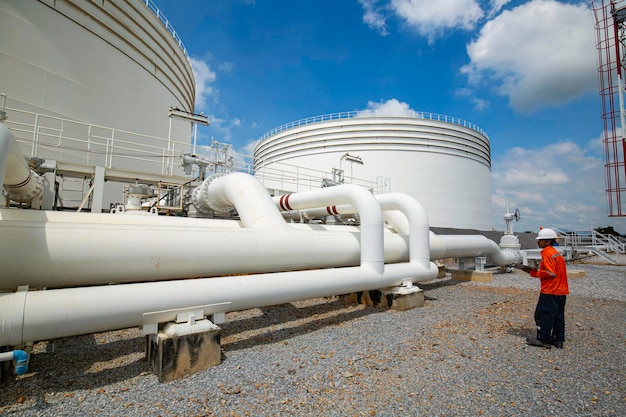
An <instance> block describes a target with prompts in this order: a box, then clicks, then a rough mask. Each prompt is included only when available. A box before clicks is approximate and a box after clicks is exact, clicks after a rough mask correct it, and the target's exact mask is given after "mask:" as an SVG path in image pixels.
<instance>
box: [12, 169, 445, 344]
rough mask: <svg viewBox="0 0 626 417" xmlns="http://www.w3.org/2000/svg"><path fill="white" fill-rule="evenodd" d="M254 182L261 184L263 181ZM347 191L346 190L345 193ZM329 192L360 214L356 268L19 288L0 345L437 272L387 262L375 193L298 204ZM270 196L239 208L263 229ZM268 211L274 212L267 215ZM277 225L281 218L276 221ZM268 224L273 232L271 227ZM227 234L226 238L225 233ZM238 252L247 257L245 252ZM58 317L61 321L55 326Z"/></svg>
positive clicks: (353, 191)
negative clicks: (250, 209)
mask: <svg viewBox="0 0 626 417" xmlns="http://www.w3.org/2000/svg"><path fill="white" fill-rule="evenodd" d="M250 178H252V180H253V177H250V176H243V175H233V176H230V177H228V176H225V177H221V178H217V179H215V180H214V183H213V184H212V185H211V186H210V187H209V188H210V189H211V190H213V191H211V192H210V194H211V195H213V196H217V197H216V198H217V199H218V200H219V199H220V198H221V199H226V200H231V199H232V200H236V201H238V199H239V198H240V195H241V194H239V193H237V192H235V193H234V194H230V191H229V190H230V189H231V187H229V185H231V186H232V185H233V184H231V183H232V182H233V181H234V182H235V183H239V182H241V183H244V185H243V186H241V184H235V186H234V187H232V188H233V189H237V188H240V189H245V188H246V187H248V186H249V185H250V184H251V183H252V182H251V181H252V180H251V179H250ZM254 181H256V180H254ZM259 186H261V187H262V185H261V184H260V183H259ZM346 194H348V195H349V196H348V197H346ZM329 197H330V200H331V201H330V203H332V202H333V201H332V200H333V199H334V198H336V199H338V200H339V202H341V203H345V202H349V203H350V204H351V205H353V206H354V207H357V208H358V211H359V215H360V217H361V218H362V219H365V222H364V223H363V224H362V226H361V234H360V239H361V242H360V256H359V257H360V265H359V266H357V267H345V268H328V269H315V270H304V271H296V272H277V273H267V274H260V275H247V276H236V277H222V278H203V279H193V280H180V281H165V282H145V283H137V284H120V285H112V286H104V287H102V286H97V287H82V288H64V289H55V290H46V291H25V290H24V289H22V290H21V291H17V292H16V293H6V294H2V295H0V312H2V313H3V317H4V319H3V322H2V332H1V333H0V346H3V345H19V344H21V343H23V342H25V341H33V340H42V339H49V338H55V337H61V336H69V335H76V334H83V333H89V332H95V331H103V330H109V329H116V328H123V327H129V326H134V325H139V324H142V323H145V321H146V320H147V319H146V318H145V314H148V316H150V314H149V313H155V312H159V314H160V319H161V320H165V321H169V320H174V319H175V317H176V314H177V311H179V310H180V309H181V308H191V307H194V306H195V307H198V306H200V308H202V309H203V313H204V314H206V315H210V314H215V313H221V312H225V311H232V310H240V309H245V308H251V307H259V306H265V305H272V304H277V303H282V302H287V301H294V300H298V299H304V298H311V297H320V296H327V295H335V294H343V293H349V292H354V291H365V290H371V289H379V288H383V287H388V286H394V285H401V284H402V283H403V282H406V281H407V279H410V280H411V281H413V280H416V281H420V280H427V279H432V278H434V277H435V276H436V274H437V268H436V266H435V265H434V264H432V263H429V264H428V265H423V264H422V263H419V262H406V263H398V264H392V265H385V264H384V246H383V244H382V241H383V235H384V231H383V221H382V212H381V209H380V206H379V204H378V202H377V201H376V199H375V198H374V197H373V196H372V195H371V194H370V193H368V192H366V191H364V190H363V189H361V188H360V187H356V186H346V187H341V188H336V189H333V190H330V191H312V192H308V193H302V194H300V195H299V196H298V197H297V198H298V199H300V200H301V201H302V202H303V204H304V203H311V204H312V203H314V202H316V201H325V202H327V201H328V199H329ZM268 201H269V204H261V205H260V207H261V208H260V212H256V214H255V213H248V214H244V216H243V217H244V218H245V219H244V220H243V222H244V223H246V224H255V225H257V226H258V227H260V228H261V229H262V230H265V229H263V227H262V225H264V223H263V220H262V218H264V217H266V218H271V219H272V220H270V221H269V222H270V223H272V222H275V219H277V218H280V219H281V220H282V216H281V215H280V214H279V213H278V211H277V208H276V207H275V206H273V203H271V200H269V196H268ZM231 203H232V201H231ZM238 204H239V202H238ZM270 204H271V207H272V208H271V209H270V208H269V207H270ZM272 210H274V211H276V213H277V216H278V217H277V216H276V215H269V214H270V213H271V212H272ZM259 213H261V214H259ZM250 222H251V223H250ZM283 222H284V221H283ZM278 225H279V223H278V222H276V223H275V224H274V226H278ZM278 229H285V230H287V229H288V227H286V224H284V226H282V227H278ZM253 230H257V229H253ZM267 230H268V231H270V232H272V233H275V229H267ZM324 233H327V232H324ZM225 237H226V238H228V237H230V234H229V235H227V236H225ZM276 238H277V237H276V236H274V239H276ZM239 256H240V257H241V256H245V253H241V254H240V255H239ZM284 256H290V253H289V252H288V251H287V252H285V253H284ZM223 261H224V260H222V262H223ZM181 267H183V266H182V265H181ZM59 323H63V325H62V326H59V325H58V324H59Z"/></svg>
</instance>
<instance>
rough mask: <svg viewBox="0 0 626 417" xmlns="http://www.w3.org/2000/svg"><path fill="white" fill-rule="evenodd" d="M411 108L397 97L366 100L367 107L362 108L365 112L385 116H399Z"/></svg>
mask: <svg viewBox="0 0 626 417" xmlns="http://www.w3.org/2000/svg"><path fill="white" fill-rule="evenodd" d="M412 111H413V110H411V108H410V107H409V105H408V104H407V103H405V102H402V101H398V99H395V98H392V99H390V100H387V101H384V102H383V101H380V102H375V101H368V102H367V109H365V110H364V112H366V113H370V112H371V113H376V114H377V115H385V116H399V115H403V114H406V113H410V112H412Z"/></svg>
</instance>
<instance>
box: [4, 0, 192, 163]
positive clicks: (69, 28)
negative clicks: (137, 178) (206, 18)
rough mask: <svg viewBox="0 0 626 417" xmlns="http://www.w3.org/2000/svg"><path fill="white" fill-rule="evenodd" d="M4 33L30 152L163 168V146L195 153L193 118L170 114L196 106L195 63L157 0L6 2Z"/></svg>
mask: <svg viewBox="0 0 626 417" xmlns="http://www.w3.org/2000/svg"><path fill="white" fill-rule="evenodd" d="M0 39H2V41H1V42H0V68H2V71H1V75H0V94H3V97H2V100H3V102H4V104H5V106H6V108H8V111H7V112H6V113H7V116H8V120H7V125H8V126H9V128H10V129H11V130H13V133H14V135H15V136H16V138H17V139H18V141H19V143H20V146H21V148H22V149H23V151H24V154H25V155H26V156H32V157H40V158H50V159H54V160H57V161H65V162H69V163H74V164H86V165H102V166H105V165H106V166H109V167H112V168H117V169H128V170H134V171H140V172H155V173H161V164H162V162H163V161H162V160H161V159H159V158H158V156H157V157H155V156H154V155H155V154H156V155H159V154H163V149H165V150H166V152H167V155H165V156H164V158H165V157H167V158H171V156H170V155H177V154H180V152H181V151H189V142H190V141H189V139H190V133H191V126H190V123H189V122H186V121H181V120H177V121H172V120H170V118H169V117H168V114H169V110H170V108H178V109H180V110H183V111H186V112H193V111H194V96H195V82H194V76H193V71H192V68H191V63H190V61H189V58H188V56H187V54H186V51H185V49H184V47H183V45H182V42H180V39H178V38H177V36H176V34H175V31H173V29H172V27H171V26H170V25H169V23H168V22H167V20H166V19H165V17H164V16H163V15H162V14H160V12H159V11H158V9H156V7H155V5H154V3H153V2H152V0H142V1H139V0H103V1H93V0H2V1H0ZM68 120H70V121H75V123H71V122H69V121H68ZM127 132H133V133H136V134H133V135H130V134H129V133H127ZM68 138H70V139H68ZM155 138H166V139H168V141H169V140H170V139H171V140H172V142H171V143H164V141H157V140H156V139H155ZM185 142H186V143H185ZM137 143H139V146H135V145H134V144H137ZM115 146H117V148H115ZM85 149H88V150H89V153H85ZM111 149H114V152H110V151H111ZM107 152H108V153H107ZM120 155H121V156H120ZM129 155H130V156H129ZM111 158H113V159H111ZM151 161H154V162H151ZM170 166H171V167H173V171H174V172H168V173H169V174H179V175H182V174H183V172H182V169H181V168H179V164H178V163H176V164H170Z"/></svg>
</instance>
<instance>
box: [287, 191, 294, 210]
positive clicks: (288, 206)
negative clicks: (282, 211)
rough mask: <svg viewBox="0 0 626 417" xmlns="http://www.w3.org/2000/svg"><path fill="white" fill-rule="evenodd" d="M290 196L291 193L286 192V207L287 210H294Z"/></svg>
mask: <svg viewBox="0 0 626 417" xmlns="http://www.w3.org/2000/svg"><path fill="white" fill-rule="evenodd" d="M289 197H291V194H285V207H286V210H293V209H292V208H291V206H290V205H289Z"/></svg>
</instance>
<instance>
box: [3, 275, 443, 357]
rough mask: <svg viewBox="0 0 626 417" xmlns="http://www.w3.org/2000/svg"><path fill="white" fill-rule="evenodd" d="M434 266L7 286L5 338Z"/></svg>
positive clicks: (376, 284) (47, 334)
mask: <svg viewBox="0 0 626 417" xmlns="http://www.w3.org/2000/svg"><path fill="white" fill-rule="evenodd" d="M430 274H431V271H425V270H424V268H423V267H422V266H421V265H418V264H414V263H401V264H393V265H387V266H386V267H385V271H384V273H382V274H381V273H379V272H378V271H376V270H374V269H373V268H371V267H370V266H360V267H353V268H335V269H331V270H323V269H318V270H307V271H297V272H280V273H273V274H263V275H247V276H233V277H223V278H202V279H193V280H181V281H165V282H148V283H138V284H120V285H110V286H98V287H81V288H63V289H56V290H45V291H18V292H16V293H5V294H0V314H1V315H2V316H3V320H2V322H0V346H13V345H19V344H22V343H24V342H28V341H36V340H48V339H53V338H58V337H65V336H72V335H79V334H88V333H93V332H99V331H105V330H112V329H120V328H126V327H132V326H138V325H142V324H144V323H145V319H144V314H146V313H151V312H157V311H158V312H161V313H162V314H161V315H160V318H161V320H163V321H172V320H175V319H176V310H177V309H181V308H184V307H194V306H206V307H203V311H204V314H205V315H210V314H214V313H222V312H227V311H237V310H243V309H248V308H253V307H262V306H267V305H275V304H280V303H285V302H289V301H295V300H299V299H308V298H315V297H324V296H330V295H337V294H347V293H351V292H355V291H368V290H374V289H380V288H384V287H389V286H394V285H399V284H401V283H402V281H403V280H404V279H405V278H406V277H407V276H413V277H420V276H427V275H428V276H430ZM429 279H430V278H429ZM168 310H170V311H171V312H170V313H167V311H168ZM168 314H169V315H168Z"/></svg>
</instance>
